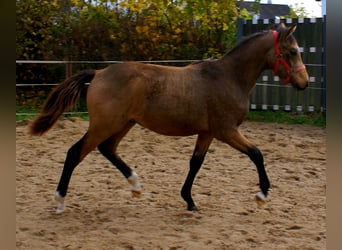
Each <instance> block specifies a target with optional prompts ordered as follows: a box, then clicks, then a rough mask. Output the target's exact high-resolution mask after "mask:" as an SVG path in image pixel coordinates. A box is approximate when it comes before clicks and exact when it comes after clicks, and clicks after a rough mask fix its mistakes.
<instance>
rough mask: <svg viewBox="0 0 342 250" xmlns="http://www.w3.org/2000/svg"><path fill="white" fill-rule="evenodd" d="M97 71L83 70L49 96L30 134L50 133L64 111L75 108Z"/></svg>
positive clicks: (32, 125)
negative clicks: (84, 88)
mask: <svg viewBox="0 0 342 250" xmlns="http://www.w3.org/2000/svg"><path fill="white" fill-rule="evenodd" d="M95 73H96V71H95V70H93V69H90V70H83V71H81V72H79V73H77V74H75V75H73V76H71V77H69V78H68V79H66V80H65V81H63V82H62V83H60V84H59V85H58V86H57V87H56V88H55V89H54V90H52V92H51V93H50V94H49V96H48V97H47V99H46V100H45V103H44V105H43V110H42V112H41V113H40V114H39V116H38V117H37V118H36V119H35V120H34V121H33V122H32V123H31V125H30V134H32V135H42V134H43V133H45V132H46V131H48V130H49V129H50V128H51V127H52V126H53V125H54V124H55V122H56V121H57V120H58V118H59V117H60V116H61V115H62V113H63V112H64V111H68V110H70V109H71V108H72V107H74V106H75V104H76V102H77V101H78V99H79V98H80V95H81V91H82V88H83V87H84V84H85V83H90V82H91V80H92V79H93V78H94V76H95Z"/></svg>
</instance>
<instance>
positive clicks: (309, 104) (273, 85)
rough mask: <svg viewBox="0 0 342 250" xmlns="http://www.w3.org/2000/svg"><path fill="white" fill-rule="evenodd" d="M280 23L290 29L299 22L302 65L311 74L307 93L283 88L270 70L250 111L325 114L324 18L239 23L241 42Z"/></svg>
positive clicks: (253, 96) (255, 92) (252, 99)
mask: <svg viewBox="0 0 342 250" xmlns="http://www.w3.org/2000/svg"><path fill="white" fill-rule="evenodd" d="M279 22H283V23H285V24H286V25H287V26H288V25H291V24H294V23H296V24H297V29H296V32H295V37H296V39H297V42H298V44H299V46H300V50H301V52H302V58H303V62H304V64H305V65H306V67H307V71H308V73H309V75H310V82H309V87H308V88H307V89H306V90H305V91H300V92H299V91H298V92H297V91H294V90H293V89H292V87H291V86H287V85H284V84H283V82H281V81H280V80H279V78H278V77H275V76H273V73H272V72H271V71H264V72H263V73H262V74H261V76H260V77H259V79H258V80H257V85H256V87H255V89H254V90H253V92H252V94H251V97H250V109H251V110H275V111H276V110H285V111H295V112H314V111H315V112H317V111H318V112H325V111H326V91H325V90H326V81H325V72H326V65H325V31H326V30H325V27H326V26H325V23H326V22H325V18H298V19H284V20H280V19H274V20H270V19H260V20H257V21H252V20H251V21H244V20H239V21H238V40H239V39H241V38H242V37H243V36H245V35H249V34H252V33H255V32H258V31H261V30H266V29H269V28H270V26H271V25H273V24H277V23H279Z"/></svg>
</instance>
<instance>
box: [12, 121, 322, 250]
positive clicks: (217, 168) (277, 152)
mask: <svg viewBox="0 0 342 250" xmlns="http://www.w3.org/2000/svg"><path fill="white" fill-rule="evenodd" d="M26 125H27V122H18V123H17V128H16V147H17V148H16V246H17V249H29V250H36V249H37V250H38V249H39V250H41V249H44V250H48V249H82V250H85V249H88V250H90V249H96V250H100V249H191V250H192V249H233V250H236V249H277V250H279V249H298V250H299V249H300V250H304V249H317V250H322V249H325V248H326V204H325V201H326V130H325V129H321V128H315V127H310V126H302V125H278V124H265V123H254V122H246V123H244V124H243V125H242V127H241V131H242V132H243V134H244V135H245V136H246V137H247V138H249V139H250V140H251V141H253V142H254V143H255V144H256V145H257V146H258V147H259V149H260V150H261V151H262V152H263V155H264V159H265V166H266V170H267V172H268V175H269V178H270V181H271V191H270V194H269V197H268V200H267V203H266V204H265V205H264V206H263V207H261V208H258V207H257V205H256V202H255V200H254V196H255V194H256V193H257V192H258V191H259V189H258V177H257V172H256V168H255V166H254V164H253V163H252V162H251V161H250V160H249V158H248V157H247V156H245V155H243V154H241V153H239V152H237V151H236V150H234V149H232V148H231V147H229V146H227V145H225V144H223V143H221V142H219V141H215V140H214V141H213V143H212V145H211V147H210V149H209V152H208V154H207V157H206V159H205V162H204V164H203V166H202V169H201V170H200V172H199V174H198V176H197V178H196V180H195V184H194V186H193V198H194V200H195V202H196V203H197V205H198V207H199V209H200V211H198V212H189V211H187V210H186V204H185V202H184V201H183V200H182V198H181V197H180V189H181V186H182V184H183V181H184V180H185V176H186V174H187V171H188V165H189V163H188V162H189V159H190V156H191V154H192V151H193V148H194V143H195V140H196V137H194V136H193V137H166V136H162V135H158V134H155V133H153V132H150V131H148V130H146V129H144V128H141V127H139V126H135V127H134V128H133V129H132V130H131V131H130V132H129V134H128V135H127V136H126V137H125V138H124V140H123V141H122V143H121V144H120V146H119V153H120V156H121V157H122V158H123V159H124V160H125V161H126V162H127V163H128V164H129V165H130V166H131V167H132V168H134V169H135V171H136V172H137V173H138V175H139V178H140V181H141V184H142V188H143V195H142V197H141V198H139V199H137V198H133V197H131V193H130V186H129V184H128V183H127V181H126V179H125V178H124V177H123V176H122V175H121V174H120V173H119V171H118V170H116V169H115V168H113V167H112V166H111V164H110V163H109V162H108V161H107V160H106V159H105V158H104V157H103V156H102V155H101V154H100V153H99V152H98V151H93V152H91V153H90V154H89V155H88V156H87V157H86V158H85V159H84V161H83V162H82V163H81V164H80V165H79V166H78V167H77V168H76V169H75V171H74V174H73V176H72V178H71V182H70V186H69V190H68V191H69V192H68V196H67V197H66V211H65V212H64V213H63V214H60V215H56V214H55V208H56V204H55V201H54V192H55V188H56V185H57V183H58V181H59V177H60V174H61V171H62V166H63V162H64V159H65V154H66V151H67V150H68V148H69V147H70V146H71V145H72V144H73V143H75V142H76V141H77V140H78V139H79V138H80V137H81V136H82V135H83V134H84V132H85V131H86V129H87V126H88V122H87V121H82V120H79V119H72V120H70V119H68V120H61V121H59V122H58V123H57V124H56V125H55V126H54V127H53V128H52V129H51V130H50V131H49V132H48V133H47V134H45V135H44V136H41V137H32V136H29V135H28V133H27V126H26Z"/></svg>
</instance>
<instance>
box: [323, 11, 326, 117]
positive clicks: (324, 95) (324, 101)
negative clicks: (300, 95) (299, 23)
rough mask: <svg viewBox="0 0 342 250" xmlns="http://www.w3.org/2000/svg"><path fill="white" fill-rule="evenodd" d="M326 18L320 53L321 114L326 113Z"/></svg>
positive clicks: (324, 19)
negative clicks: (321, 51) (321, 80)
mask: <svg viewBox="0 0 342 250" xmlns="http://www.w3.org/2000/svg"><path fill="white" fill-rule="evenodd" d="M326 18H327V16H326V15H324V17H323V29H322V30H323V32H322V43H323V46H322V47H323V53H322V62H323V63H322V64H323V70H322V74H323V76H322V77H323V82H322V106H323V110H322V112H323V113H325V111H326V108H327V106H326V105H327V103H326V101H327V97H326V87H327V85H326V83H327V81H326V69H327V66H326V53H327V43H326V27H327V26H326V22H327V19H326Z"/></svg>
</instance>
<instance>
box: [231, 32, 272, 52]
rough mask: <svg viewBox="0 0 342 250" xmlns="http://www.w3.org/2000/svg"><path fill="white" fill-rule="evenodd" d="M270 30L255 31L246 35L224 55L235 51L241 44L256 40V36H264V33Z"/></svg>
mask: <svg viewBox="0 0 342 250" xmlns="http://www.w3.org/2000/svg"><path fill="white" fill-rule="evenodd" d="M268 32H269V30H264V31H260V32H257V33H253V34H251V35H249V36H246V37H244V38H243V39H242V40H241V41H240V42H239V43H238V44H236V45H235V46H234V47H233V48H231V49H230V50H229V51H228V52H226V54H225V55H224V56H226V55H230V54H232V53H234V52H235V51H236V50H238V49H239V48H240V47H241V46H244V45H246V44H248V43H250V42H251V41H252V40H254V38H256V37H260V36H263V35H265V34H266V33H268Z"/></svg>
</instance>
